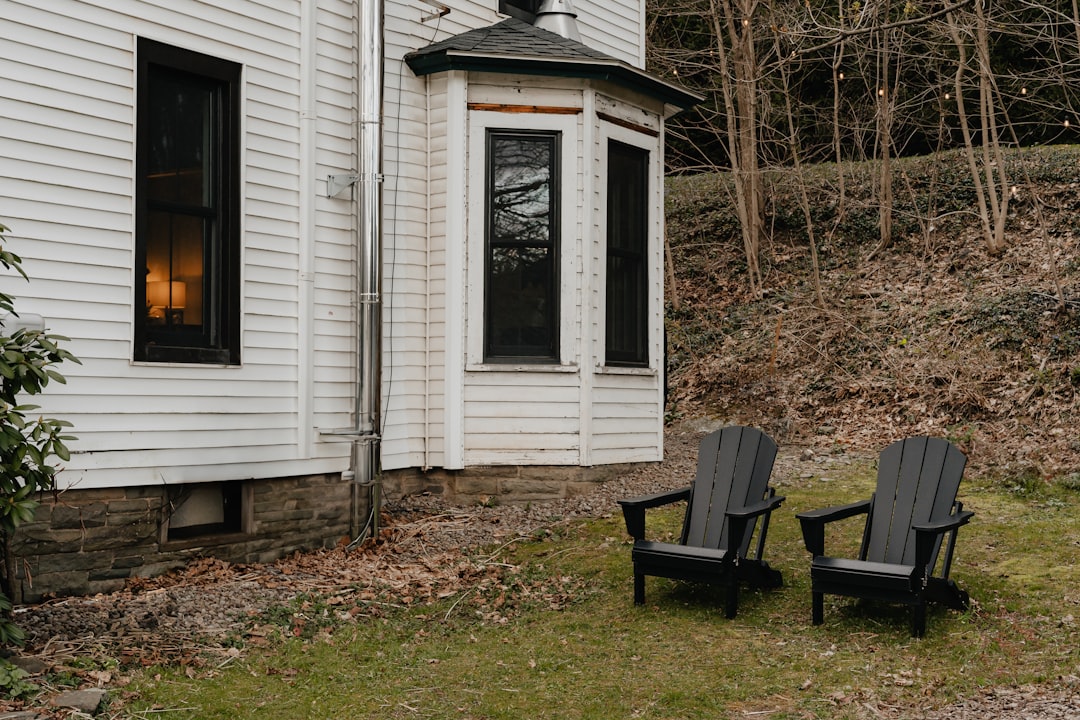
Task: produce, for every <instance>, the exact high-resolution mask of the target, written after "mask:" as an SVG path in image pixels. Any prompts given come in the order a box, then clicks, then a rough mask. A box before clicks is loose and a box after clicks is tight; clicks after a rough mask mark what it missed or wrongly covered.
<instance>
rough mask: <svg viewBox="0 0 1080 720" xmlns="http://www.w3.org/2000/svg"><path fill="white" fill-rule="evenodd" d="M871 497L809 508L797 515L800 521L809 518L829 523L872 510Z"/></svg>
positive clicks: (812, 520)
mask: <svg viewBox="0 0 1080 720" xmlns="http://www.w3.org/2000/svg"><path fill="white" fill-rule="evenodd" d="M870 503H871V500H870V498H867V499H866V500H860V501H858V502H853V503H849V504H847V505H834V506H833V507H827V508H821V509H820V510H807V511H805V512H801V513H799V514H798V515H796V516H795V517H797V518H798V519H799V521H800V522H802V521H805V520H809V521H811V522H821V523H829V522H833V521H834V520H843V519H844V518H849V517H851V516H853V515H859V514H862V513H865V512H869V511H870Z"/></svg>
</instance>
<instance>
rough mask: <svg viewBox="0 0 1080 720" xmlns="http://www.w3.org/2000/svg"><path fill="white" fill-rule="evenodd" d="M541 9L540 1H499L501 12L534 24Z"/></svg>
mask: <svg viewBox="0 0 1080 720" xmlns="http://www.w3.org/2000/svg"><path fill="white" fill-rule="evenodd" d="M539 9H540V0H499V12H501V13H502V14H503V15H509V16H511V17H516V18H517V19H518V20H524V21H525V22H527V23H532V22H533V21H535V20H536V11H537V10H539Z"/></svg>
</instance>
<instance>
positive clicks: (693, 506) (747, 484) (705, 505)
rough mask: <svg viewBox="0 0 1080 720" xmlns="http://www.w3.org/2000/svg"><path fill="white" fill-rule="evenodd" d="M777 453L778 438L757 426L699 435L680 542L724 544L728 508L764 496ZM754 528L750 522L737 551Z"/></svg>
mask: <svg viewBox="0 0 1080 720" xmlns="http://www.w3.org/2000/svg"><path fill="white" fill-rule="evenodd" d="M775 459H776V443H775V442H773V439H772V438H771V437H769V436H768V435H766V434H765V433H763V432H761V431H760V430H758V429H757V428H751V427H742V426H737V425H736V426H731V427H725V428H722V429H720V430H717V431H716V432H713V433H710V434H708V435H706V436H705V437H704V438H702V440H701V445H700V447H699V448H698V465H697V476H696V477H695V479H694V485H693V491H692V493H691V495H690V502H689V504H688V505H687V508H686V520H685V522H684V524H683V537H682V543H683V545H689V546H692V547H705V548H721V547H723V545H724V543H725V542H726V533H727V528H726V520H727V516H726V515H725V513H726V511H727V510H728V508H732V507H743V506H745V505H748V504H752V503H757V502H760V501H761V500H763V499H765V497H766V494H767V492H768V487H769V477H770V475H771V474H772V466H773V461H774V460H775ZM753 531H754V524H753V523H751V524H750V525H749V527H747V530H746V535H745V537H743V539H742V542H741V543H740V547H739V556H740V557H745V555H746V550H747V547H748V546H749V544H750V538H751V536H752V535H753Z"/></svg>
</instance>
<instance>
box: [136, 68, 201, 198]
mask: <svg viewBox="0 0 1080 720" xmlns="http://www.w3.org/2000/svg"><path fill="white" fill-rule="evenodd" d="M212 112H213V94H212V92H211V89H210V88H207V87H201V83H199V82H197V79H195V78H186V77H184V76H182V75H175V74H173V73H168V72H158V73H155V77H154V78H153V83H152V84H151V86H150V108H149V122H150V125H151V127H150V131H151V132H150V157H149V167H148V168H147V170H148V173H149V177H148V178H147V188H148V189H149V191H150V197H151V199H152V200H154V201H161V202H169V203H179V204H184V205H195V206H202V207H205V206H208V205H209V204H210V178H211V175H210V172H209V167H208V164H209V163H210V161H211V156H212V153H211V151H210V148H211V147H212V145H211V142H212V139H213V138H212V137H211V128H212V127H213V122H212V115H211V113H212Z"/></svg>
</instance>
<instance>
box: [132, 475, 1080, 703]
mask: <svg viewBox="0 0 1080 720" xmlns="http://www.w3.org/2000/svg"><path fill="white" fill-rule="evenodd" d="M871 489H872V467H871V466H870V465H869V464H867V463H864V462H852V463H850V464H848V463H846V462H845V463H840V464H836V465H813V464H812V466H811V471H810V472H802V473H799V474H798V475H796V476H794V477H788V478H787V479H785V480H784V481H783V482H781V483H780V488H779V490H780V492H782V493H783V494H785V495H787V497H788V501H787V503H786V505H785V508H784V509H785V511H788V510H790V511H791V512H797V511H800V510H805V509H810V508H812V507H818V506H820V505H822V504H828V503H832V502H835V501H838V500H848V499H855V498H858V497H864V496H865V494H866V493H868V492H869V491H870V490H871ZM962 494H963V497H964V499H965V500H966V501H967V502H966V507H970V508H973V509H975V511H976V512H977V513H978V516H977V521H976V522H974V523H973V524H972V525H971V526H969V527H966V528H964V531H963V532H962V538H961V543H960V554H959V557H958V562H957V565H956V566H955V567H954V571H953V575H954V577H956V578H957V579H958V580H959V581H960V582H961V583H962V584H963V585H964V587H966V588H967V589H968V590H970V591H971V593H972V596H973V597H974V598H975V602H974V604H973V606H972V609H971V610H970V611H969V612H967V613H963V614H961V613H956V612H954V611H946V610H934V611H932V612H931V614H930V624H929V631H928V633H927V636H926V638H924V639H922V640H912V639H911V638H910V636H909V634H908V633H909V628H908V615H907V613H906V612H905V611H902V610H901V609H899V608H891V607H888V606H880V605H872V604H857V603H854V602H851V601H847V600H837V599H830V600H827V604H826V622H825V624H824V625H822V626H819V627H814V626H811V625H810V624H809V583H808V578H807V565H808V556H807V554H806V552H805V550H804V549H803V547H802V544H801V539H800V537H799V530H798V526H797V523H795V522H794V521H793V518H791V517H787V518H777V522H775V523H774V526H773V528H772V530H771V531H770V538H769V540H770V547H769V551H770V560H771V562H772V564H773V565H774V567H777V568H779V569H781V571H782V572H783V573H784V577H785V580H786V586H785V587H784V588H782V589H780V590H776V591H766V592H760V593H753V592H752V593H747V594H745V595H744V602H743V603H742V604H741V607H740V612H739V615H738V617H737V618H736V619H735V620H731V621H728V620H726V619H725V618H724V617H723V610H722V607H723V603H722V593H720V592H717V591H715V590H710V589H707V588H701V587H694V586H689V585H685V584H679V583H674V582H669V581H665V580H662V579H656V580H654V579H650V581H649V601H648V603H647V604H646V605H645V606H643V607H636V606H634V605H633V604H632V602H631V596H632V593H631V579H630V568H629V553H630V547H629V544H628V543H627V541H626V539H625V533H624V529H623V528H622V522H621V518H620V517H617V516H614V515H612V516H608V517H604V518H598V519H594V520H588V521H578V522H574V523H571V524H565V525H560V526H559V527H558V529H557V531H555V532H551V533H536V534H534V535H532V536H531V537H528V538H522V539H521V540H520V541H519V542H516V543H513V544H511V545H507V546H506V547H504V548H503V549H502V550H500V551H499V552H498V553H497V554H495V555H491V554H489V553H486V552H485V553H480V552H478V553H477V554H476V555H474V556H473V561H474V562H479V563H481V564H483V563H492V562H495V563H498V565H499V567H503V568H506V570H507V572H505V574H502V573H495V572H493V573H491V575H490V577H491V578H492V582H491V583H490V584H489V588H491V589H493V590H494V593H493V594H492V593H489V592H488V591H487V590H485V589H482V588H478V587H473V588H460V589H459V591H458V592H455V593H453V594H450V595H448V596H446V597H443V598H438V597H432V598H431V599H430V600H428V601H425V602H418V603H415V604H413V605H411V606H410V605H408V604H405V603H402V599H401V596H400V595H395V594H394V593H387V594H385V595H382V596H381V600H382V602H384V603H386V604H384V605H382V606H381V607H380V608H379V609H378V611H377V612H375V613H372V612H371V611H372V609H373V608H374V606H373V605H372V604H370V603H364V602H360V601H359V600H358V597H357V595H356V594H351V595H350V594H349V593H344V594H338V595H334V596H331V597H323V598H322V599H320V600H315V599H313V598H311V597H302V598H297V600H295V601H294V602H293V603H292V604H291V605H290V606H288V607H286V608H283V609H282V610H281V611H279V612H274V613H270V614H267V615H263V616H261V617H259V618H257V619H256V620H255V621H253V624H252V626H251V630H250V631H249V632H253V633H255V635H253V636H250V637H255V638H257V639H258V643H259V644H258V645H257V646H254V647H253V646H251V644H250V643H247V646H246V647H245V649H243V650H242V651H241V650H239V649H237V650H235V651H234V654H232V655H228V654H226V655H225V656H224V659H222V660H220V661H219V660H212V661H208V662H205V663H202V664H194V665H188V666H185V667H179V666H171V667H150V668H147V669H145V670H142V671H140V672H139V673H138V674H137V675H136V676H135V677H134V679H133V682H132V683H131V684H130V685H128V686H127V689H126V691H127V692H128V693H131V694H132V695H135V696H137V698H136V699H135V700H134V701H133V702H131V704H129V705H128V706H127V707H126V709H125V715H124V716H125V717H136V718H145V717H156V716H158V715H157V713H162V712H166V711H168V714H169V716H170V717H192V718H195V717H198V718H259V717H275V718H276V717H290V718H325V717H389V718H414V717H428V718H462V717H464V718H507V719H511V718H513V719H516V718H522V717H530V718H597V719H607V718H616V717H618V718H631V717H640V718H675V717H684V718H698V717H759V716H760V717H766V716H767V717H775V718H865V717H892V718H897V717H903V718H915V717H923V716H924V715H926V716H933V715H932V713H934V712H935V710H934V709H935V708H938V707H942V706H945V705H947V704H948V703H950V702H953V701H954V700H955V699H956V698H958V697H966V696H971V695H972V694H976V693H978V692H979V690H980V689H981V688H985V687H1001V686H1006V687H1013V686H1015V685H1017V684H1024V683H1048V684H1050V685H1053V686H1057V687H1061V686H1062V685H1068V684H1069V683H1076V682H1077V679H1076V677H1075V675H1076V673H1077V670H1078V663H1080V654H1078V653H1080V651H1078V650H1077V649H1076V642H1075V641H1076V639H1077V631H1078V629H1080V627H1078V625H1077V621H1076V619H1075V614H1076V607H1077V602H1078V601H1080V598H1078V597H1077V595H1076V594H1075V591H1074V588H1075V587H1076V580H1077V579H1078V578H1077V577H1076V575H1077V570H1076V568H1077V567H1078V564H1077V561H1080V532H1078V528H1080V506H1078V504H1077V503H1076V502H1075V500H1076V495H1075V494H1076V491H1075V490H1070V489H1065V488H1057V489H1050V488H1040V489H1039V490H1037V491H1027V492H1007V491H1004V490H1002V489H1001V488H1000V486H997V485H995V484H992V483H991V484H987V483H986V482H985V481H983V480H982V479H981V478H971V479H970V480H969V482H968V483H967V484H966V486H965V487H964V488H963V492H962ZM680 521H681V518H680V517H679V516H678V513H677V512H665V511H661V512H659V513H658V514H657V515H656V516H655V517H652V516H651V517H650V523H652V528H653V532H655V533H656V534H657V536H658V537H664V536H665V535H667V536H670V535H671V534H672V533H674V532H676V531H677V528H678V527H679V524H680ZM849 529H850V530H851V531H852V536H853V538H854V536H856V535H857V534H858V528H857V527H851V528H849ZM969 531H970V532H969ZM1047 536H1053V537H1055V538H1057V539H1058V542H1055V543H1053V544H1048V543H1038V542H1037V539H1038V538H1040V537H1047ZM833 543H834V545H833V546H834V547H837V548H840V547H842V546H843V545H844V543H845V540H844V539H843V538H835V539H834V540H833ZM538 589H540V592H537V590H538ZM553 590H554V592H552V591H553ZM552 598H555V599H556V601H555V602H552ZM495 601H498V603H499V605H498V610H497V612H494V613H493V612H492V603H493V602H495ZM393 606H397V607H393ZM354 607H359V608H360V609H359V610H358V611H357V612H355V614H352V615H351V616H350V612H349V611H350V610H351V609H353V608H354ZM298 617H303V618H305V620H304V622H305V623H307V624H309V625H310V624H311V623H312V620H313V619H314V618H318V619H319V625H320V627H319V629H318V631H317V632H315V633H313V634H311V635H308V634H306V633H299V634H298V633H297V632H296V629H295V628H296V622H297V618H298ZM240 642H242V643H245V642H246V641H244V639H243V638H241V639H240ZM226 652H227V651H226ZM935 717H936V716H935Z"/></svg>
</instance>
